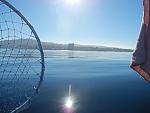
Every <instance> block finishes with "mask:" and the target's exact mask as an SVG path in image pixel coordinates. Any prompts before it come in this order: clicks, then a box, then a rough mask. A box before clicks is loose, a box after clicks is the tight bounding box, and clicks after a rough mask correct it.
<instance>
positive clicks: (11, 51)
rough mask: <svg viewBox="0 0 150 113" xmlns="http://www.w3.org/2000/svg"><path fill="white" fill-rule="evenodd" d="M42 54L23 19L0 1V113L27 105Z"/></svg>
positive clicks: (41, 64)
mask: <svg viewBox="0 0 150 113" xmlns="http://www.w3.org/2000/svg"><path fill="white" fill-rule="evenodd" d="M43 75H44V55H43V50H42V46H41V43H40V40H39V38H38V36H37V34H36V32H35V30H34V29H33V27H32V26H31V24H30V23H29V22H28V21H27V20H26V18H25V17H24V16H23V15H22V14H21V13H20V12H19V11H18V10H17V9H15V8H14V7H13V6H12V5H11V4H9V3H8V2H7V1H5V0H0V113H16V112H20V111H21V110H23V109H25V108H27V107H28V106H29V104H30V101H31V99H32V97H34V96H35V95H36V94H37V92H38V90H39V87H40V85H41V82H42V80H43Z"/></svg>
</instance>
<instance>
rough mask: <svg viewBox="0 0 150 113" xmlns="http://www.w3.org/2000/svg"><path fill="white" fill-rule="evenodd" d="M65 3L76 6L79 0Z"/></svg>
mask: <svg viewBox="0 0 150 113" xmlns="http://www.w3.org/2000/svg"><path fill="white" fill-rule="evenodd" d="M66 2H67V3H69V4H71V5H75V4H78V3H79V2H80V0H66Z"/></svg>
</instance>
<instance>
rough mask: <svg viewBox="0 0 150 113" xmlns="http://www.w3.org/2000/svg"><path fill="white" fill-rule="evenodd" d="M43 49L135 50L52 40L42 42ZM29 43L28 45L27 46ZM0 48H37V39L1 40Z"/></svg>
mask: <svg viewBox="0 0 150 113" xmlns="http://www.w3.org/2000/svg"><path fill="white" fill-rule="evenodd" d="M41 44H42V47H43V50H72V51H103V52H133V50H132V49H124V48H117V47H107V46H100V45H80V44H74V43H70V44H57V43H52V42H41ZM27 45H28V46H27ZM0 48H16V49H17V48H20V49H24V48H26V49H37V48H38V45H37V41H36V40H33V39H18V40H15V42H14V40H9V41H7V40H4V41H1V45H0Z"/></svg>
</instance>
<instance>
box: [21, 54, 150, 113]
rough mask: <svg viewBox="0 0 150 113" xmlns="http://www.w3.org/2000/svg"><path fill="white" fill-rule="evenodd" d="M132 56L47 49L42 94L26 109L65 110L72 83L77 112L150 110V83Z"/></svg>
mask: <svg viewBox="0 0 150 113" xmlns="http://www.w3.org/2000/svg"><path fill="white" fill-rule="evenodd" d="M130 59H131V53H128V52H127V53H124V52H121V53H120V52H86V51H45V62H46V71H45V79H44V82H43V85H42V87H41V90H40V94H39V95H38V96H37V97H36V98H35V99H34V100H33V102H32V105H31V107H30V109H28V110H26V111H24V112H23V113H65V112H64V110H63V105H64V98H65V97H66V96H67V95H68V86H69V84H71V85H72V95H73V97H74V101H75V104H74V113H150V109H149V105H150V85H149V84H148V83H147V82H145V81H144V80H143V79H142V78H141V77H140V76H139V75H138V74H136V73H135V72H133V71H132V70H131V69H130V68H129V64H130Z"/></svg>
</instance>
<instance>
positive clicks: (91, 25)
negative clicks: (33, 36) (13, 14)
mask: <svg viewBox="0 0 150 113" xmlns="http://www.w3.org/2000/svg"><path fill="white" fill-rule="evenodd" d="M8 1H9V2H10V3H12V4H13V5H14V6H15V7H16V8H17V9H18V10H19V11H20V12H21V13H22V14H23V15H24V16H25V17H26V18H27V19H28V20H29V21H30V22H31V24H32V25H33V26H34V28H35V30H36V31H37V33H38V35H39V37H40V39H41V41H45V42H54V43H61V44H68V43H76V44H82V45H102V46H109V47H119V48H129V49H133V48H134V47H135V42H136V40H137V38H138V35H139V30H140V26H141V21H142V1H141V0H132V1H131V0H124V1H119V0H42V1H37V0H26V1H19V0H13V1H11V0H8Z"/></svg>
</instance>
